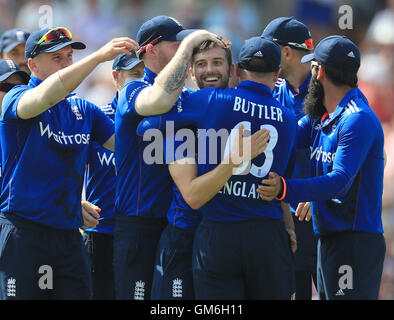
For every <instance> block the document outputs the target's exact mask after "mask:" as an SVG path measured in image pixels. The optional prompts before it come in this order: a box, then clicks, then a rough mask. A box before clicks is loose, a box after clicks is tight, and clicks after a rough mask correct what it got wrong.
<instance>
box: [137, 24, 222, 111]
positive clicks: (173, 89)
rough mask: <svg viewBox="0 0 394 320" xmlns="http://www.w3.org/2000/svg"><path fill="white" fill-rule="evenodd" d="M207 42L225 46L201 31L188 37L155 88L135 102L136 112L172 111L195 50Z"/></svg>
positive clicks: (145, 90)
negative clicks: (210, 41)
mask: <svg viewBox="0 0 394 320" xmlns="http://www.w3.org/2000/svg"><path fill="white" fill-rule="evenodd" d="M206 40H212V41H215V42H217V43H219V45H221V46H224V44H223V43H222V41H221V37H219V36H217V35H215V34H213V33H211V32H208V31H206V30H199V31H195V32H193V33H191V34H190V35H188V36H187V37H186V38H185V39H184V40H183V41H182V42H181V44H180V46H179V48H178V50H177V52H176V54H175V55H174V57H173V58H172V59H171V61H170V62H169V63H168V64H167V65H166V67H165V68H164V69H163V70H162V71H161V72H160V73H159V74H158V75H157V77H156V79H155V82H154V84H153V86H150V87H147V88H145V89H143V90H142V91H141V92H140V93H139V94H138V96H137V98H136V100H135V110H136V112H137V113H138V114H139V115H141V116H151V115H157V114H163V113H166V112H168V111H170V110H171V108H172V106H173V105H174V103H175V102H176V100H177V99H178V98H179V95H180V94H181V92H182V88H183V86H184V83H185V79H186V76H187V72H188V70H189V64H190V59H191V56H192V53H193V49H194V48H195V47H196V46H198V45H200V44H201V43H202V42H204V41H206Z"/></svg>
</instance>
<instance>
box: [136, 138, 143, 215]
mask: <svg viewBox="0 0 394 320" xmlns="http://www.w3.org/2000/svg"><path fill="white" fill-rule="evenodd" d="M138 165H139V177H138V196H137V210H136V215H137V216H138V213H139V210H140V196H141V179H142V164H141V143H139V144H138Z"/></svg>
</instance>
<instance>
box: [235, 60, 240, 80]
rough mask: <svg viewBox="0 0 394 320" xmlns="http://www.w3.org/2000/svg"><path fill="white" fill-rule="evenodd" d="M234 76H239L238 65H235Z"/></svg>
mask: <svg viewBox="0 0 394 320" xmlns="http://www.w3.org/2000/svg"><path fill="white" fill-rule="evenodd" d="M235 75H236V76H237V77H239V76H240V75H241V68H240V67H239V63H237V64H236V65H235Z"/></svg>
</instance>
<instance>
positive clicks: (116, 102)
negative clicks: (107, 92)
mask: <svg viewBox="0 0 394 320" xmlns="http://www.w3.org/2000/svg"><path fill="white" fill-rule="evenodd" d="M111 106H112V107H113V108H114V109H116V107H117V106H118V91H116V94H115V97H114V98H113V99H112V102H111Z"/></svg>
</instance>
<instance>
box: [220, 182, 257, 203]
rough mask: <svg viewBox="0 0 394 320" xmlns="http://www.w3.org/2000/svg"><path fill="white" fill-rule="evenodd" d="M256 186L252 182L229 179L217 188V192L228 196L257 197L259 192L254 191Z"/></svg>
mask: <svg viewBox="0 0 394 320" xmlns="http://www.w3.org/2000/svg"><path fill="white" fill-rule="evenodd" d="M257 187H258V185H256V184H254V183H248V182H245V181H232V180H230V181H227V182H226V184H225V185H224V186H223V188H222V189H221V190H219V193H221V194H226V195H229V196H236V197H242V198H253V199H258V198H259V194H258V192H257V191H256V189H257Z"/></svg>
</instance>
